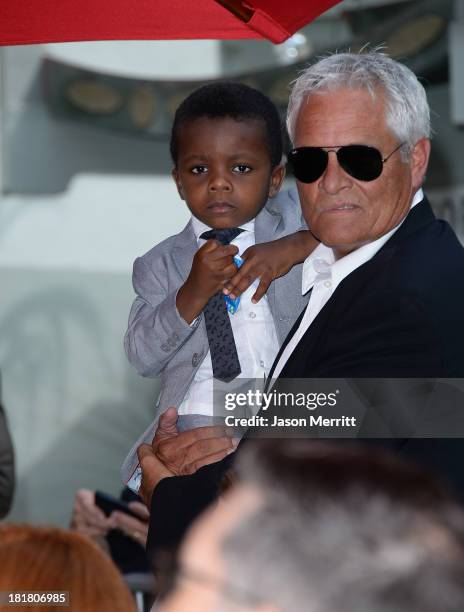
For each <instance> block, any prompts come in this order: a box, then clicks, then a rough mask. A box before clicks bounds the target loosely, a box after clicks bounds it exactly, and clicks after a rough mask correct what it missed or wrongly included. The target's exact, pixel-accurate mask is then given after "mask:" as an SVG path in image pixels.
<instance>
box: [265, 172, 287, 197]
mask: <svg viewBox="0 0 464 612" xmlns="http://www.w3.org/2000/svg"><path fill="white" fill-rule="evenodd" d="M284 178H285V165H284V164H280V165H279V166H276V167H275V168H274V169H273V170H272V174H271V182H270V185H269V197H270V198H273V197H275V196H276V195H277V194H278V193H279V189H280V187H281V185H282V181H283V180H284Z"/></svg>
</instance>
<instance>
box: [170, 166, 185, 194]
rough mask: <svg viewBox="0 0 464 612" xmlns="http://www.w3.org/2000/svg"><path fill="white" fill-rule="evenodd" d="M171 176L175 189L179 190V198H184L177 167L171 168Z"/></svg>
mask: <svg viewBox="0 0 464 612" xmlns="http://www.w3.org/2000/svg"><path fill="white" fill-rule="evenodd" d="M171 176H172V178H173V179H174V182H175V184H176V187H177V191H178V192H179V195H180V197H181V199H182V200H185V196H184V190H183V188H182V183H181V182H180V177H179V172H178V170H177V168H173V169H172V172H171Z"/></svg>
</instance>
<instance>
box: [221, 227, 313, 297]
mask: <svg viewBox="0 0 464 612" xmlns="http://www.w3.org/2000/svg"><path fill="white" fill-rule="evenodd" d="M318 244H319V242H318V241H317V240H316V239H315V238H314V236H313V235H312V234H311V232H309V231H307V230H305V231H301V232H296V233H295V234H290V236H284V237H283V238H279V239H278V240H274V241H272V242H265V243H263V244H255V245H254V246H252V247H250V248H248V249H247V250H246V251H245V252H244V253H243V255H242V258H243V259H244V260H245V262H244V263H243V265H242V266H241V267H240V268H239V270H238V272H237V273H236V274H235V276H233V278H231V279H230V281H229V282H227V283H226V284H225V285H224V289H223V291H224V293H225V294H226V295H230V297H231V298H233V299H234V298H236V297H238V296H239V295H241V294H242V293H243V292H244V291H246V290H247V289H248V287H249V286H250V285H251V284H252V283H253V282H254V280H255V279H257V278H259V285H258V288H257V290H256V291H255V293H254V295H253V297H252V298H251V300H252V302H254V303H256V302H258V301H259V300H260V299H261V298H262V297H263V295H264V294H265V293H266V291H267V290H268V287H269V285H270V284H271V282H272V281H273V280H275V279H276V278H279V276H283V275H284V274H287V272H288V271H289V270H290V269H291V268H293V266H294V265H296V264H298V263H301V262H303V261H304V260H305V259H306V257H307V256H308V255H309V254H310V253H311V252H312V251H313V250H314V249H315V248H316V246H317V245H318Z"/></svg>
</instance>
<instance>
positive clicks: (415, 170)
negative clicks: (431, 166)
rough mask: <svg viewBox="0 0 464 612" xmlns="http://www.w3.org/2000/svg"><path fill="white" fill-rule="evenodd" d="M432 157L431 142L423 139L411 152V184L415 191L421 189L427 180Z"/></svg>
mask: <svg viewBox="0 0 464 612" xmlns="http://www.w3.org/2000/svg"><path fill="white" fill-rule="evenodd" d="M429 157H430V140H429V139H428V138H421V139H420V140H418V141H417V142H416V144H415V145H414V148H413V150H412V151H411V159H410V160H409V163H410V166H411V183H412V186H413V188H414V189H419V187H420V186H421V185H422V183H423V182H424V179H425V173H426V172H427V166H428V163H429Z"/></svg>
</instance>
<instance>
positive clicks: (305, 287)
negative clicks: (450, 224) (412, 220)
mask: <svg viewBox="0 0 464 612" xmlns="http://www.w3.org/2000/svg"><path fill="white" fill-rule="evenodd" d="M423 199H424V192H423V191H422V189H419V190H418V191H416V193H415V195H414V197H413V199H412V202H411V208H410V210H411V209H412V208H414V206H416V205H417V204H419V202H421V201H422V200H423ZM406 217H407V215H406V216H405V217H404V219H406ZM404 219H402V220H401V222H400V223H398V225H397V226H396V227H394V228H393V229H391V230H390V231H389V232H388V233H387V234H384V235H383V236H380V238H377V240H374V241H373V242H369V243H368V244H365V245H363V246H361V247H359V249H356V250H355V251H352V252H351V253H348V255H345V257H342V258H341V259H338V260H336V259H335V254H334V252H333V250H332V249H331V248H330V247H328V246H326V245H325V244H322V242H321V244H320V245H319V246H318V247H316V248H315V249H314V251H313V252H312V253H311V254H310V255H309V256H308V257H307V258H306V259H305V261H304V263H303V274H302V283H301V292H302V294H303V295H304V294H305V293H307V292H308V291H309V290H310V289H311V287H313V285H314V283H315V282H316V279H319V280H322V279H324V278H330V279H331V282H332V290H333V291H335V288H336V287H337V286H338V285H339V284H340V283H341V281H342V280H343V279H344V278H345V277H347V276H348V274H351V272H353V271H354V270H356V268H359V266H361V265H362V264H364V263H366V261H369V259H371V258H372V257H373V256H374V255H375V254H376V253H377V251H379V250H380V249H381V248H382V247H383V245H384V244H385V243H386V242H387V240H389V238H390V237H391V236H393V234H394V233H395V232H396V231H397V230H398V229H399V227H400V226H401V225H402V223H403V222H404Z"/></svg>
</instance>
